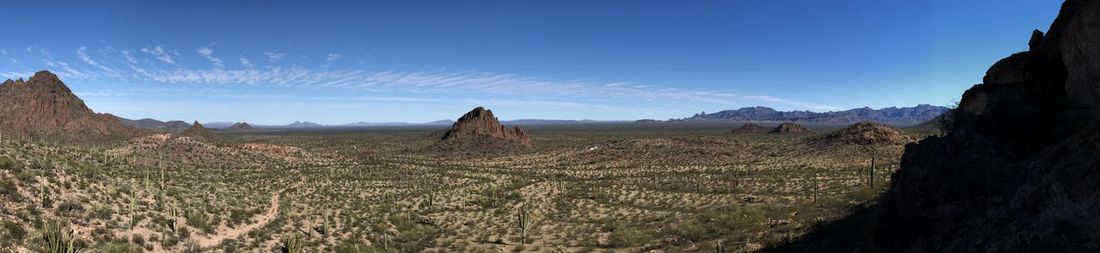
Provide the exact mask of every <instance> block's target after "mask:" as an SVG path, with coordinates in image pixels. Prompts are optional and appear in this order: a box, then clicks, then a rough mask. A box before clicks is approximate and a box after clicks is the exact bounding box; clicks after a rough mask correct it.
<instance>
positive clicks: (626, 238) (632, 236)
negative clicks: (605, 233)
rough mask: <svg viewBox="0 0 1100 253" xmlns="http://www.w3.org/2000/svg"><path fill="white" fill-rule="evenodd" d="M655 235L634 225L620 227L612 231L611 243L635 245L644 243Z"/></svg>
mask: <svg viewBox="0 0 1100 253" xmlns="http://www.w3.org/2000/svg"><path fill="white" fill-rule="evenodd" d="M652 238H653V237H652V236H650V235H649V234H646V233H645V232H644V231H642V230H640V229H637V228H634V227H620V228H617V229H615V231H613V232H611V236H610V244H611V246H612V247H616V248H622V247H635V246H641V245H644V244H645V243H646V242H648V241H650V240H651V239H652Z"/></svg>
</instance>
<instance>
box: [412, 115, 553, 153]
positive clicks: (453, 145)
mask: <svg viewBox="0 0 1100 253" xmlns="http://www.w3.org/2000/svg"><path fill="white" fill-rule="evenodd" d="M532 144H533V142H532V141H531V137H529V136H527V133H524V132H523V130H522V129H520V128H519V127H512V128H508V127H505V126H504V125H502V124H501V123H500V120H499V119H497V118H496V116H493V111H490V110H487V109H485V108H483V107H478V108H474V109H473V110H471V111H470V112H468V113H466V114H465V115H462V117H460V118H458V120H457V121H455V123H454V124H453V125H451V128H448V129H447V131H446V132H444V133H443V135H442V137H441V138H440V139H439V141H438V142H437V143H435V144H433V145H432V147H430V148H429V149H431V150H436V151H445V152H446V153H454V152H460V153H464V152H471V153H484V152H485V151H492V152H509V151H514V150H516V149H521V148H525V147H530V146H531V145H532Z"/></svg>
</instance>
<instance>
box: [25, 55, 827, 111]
mask: <svg viewBox="0 0 1100 253" xmlns="http://www.w3.org/2000/svg"><path fill="white" fill-rule="evenodd" d="M211 46H212V44H211V45H208V46H206V47H202V48H199V49H198V50H196V52H197V53H198V54H199V55H200V56H202V57H203V58H205V59H206V60H208V61H209V62H210V63H211V64H212V65H214V67H213V68H194V67H188V66H184V65H182V64H176V62H177V59H175V58H174V57H173V55H178V53H175V52H176V51H175V50H171V49H166V48H163V47H161V46H154V47H146V48H141V49H140V51H141V52H145V53H146V54H148V55H146V56H145V57H151V58H147V59H155V60H156V61H160V62H163V63H168V64H172V68H167V69H166V68H162V67H158V66H157V65H154V64H152V62H155V61H148V60H144V59H142V57H140V56H138V55H134V54H132V53H131V51H128V50H113V49H112V50H107V51H106V52H105V53H104V54H105V55H108V56H110V55H113V56H115V57H117V59H118V60H115V61H104V60H97V59H92V58H91V57H90V56H89V55H88V53H87V48H85V47H80V48H79V49H77V50H76V54H77V57H78V58H79V59H80V60H81V61H83V62H84V63H85V64H86V65H88V66H91V67H93V68H91V69H85V68H77V67H74V66H71V65H69V64H68V63H66V62H62V61H55V60H53V57H52V55H51V54H50V52H49V50H48V49H45V48H35V47H28V48H27V50H28V52H31V51H38V52H39V54H40V55H41V56H42V58H43V61H44V62H45V63H46V65H48V66H49V67H51V68H60V70H61V72H63V73H64V74H65V75H66V76H67V78H73V79H100V78H115V79H118V78H132V80H129V81H151V82H157V83H165V84H184V85H190V86H195V85H260V86H263V85H270V86H276V87H283V88H305V89H336V90H341V89H342V90H371V91H390V92H403V93H415V94H425V93H426V94H449V95H452V94H453V95H464V96H473V95H482V96H484V95H511V96H539V97H541V98H553V99H554V100H569V101H576V102H577V103H578V104H572V105H571V106H580V104H585V105H592V104H612V103H619V104H622V103H629V102H638V101H646V102H665V103H672V104H675V103H685V102H695V103H709V104H717V105H724V106H735V105H738V104H745V103H746V102H752V103H759V102H768V103H773V104H784V105H788V106H792V107H798V108H804V109H810V110H817V111H822V110H838V109H840V108H838V107H836V106H830V105H822V104H816V103H809V102H803V101H796V100H791V99H786V98H779V97H774V96H766V95H744V94H738V93H734V92H728V91H721V90H692V89H682V88H674V87H665V86H661V85H656V84H636V83H628V82H597V81H590V80H546V79H541V78H537V77H529V76H521V75H515V74H506V73H493V72H484V71H413V72H408V71H369V70H363V69H353V68H340V69H331V70H330V69H328V66H329V64H331V63H332V62H334V61H337V60H339V59H340V58H342V57H343V55H341V54H337V53H329V54H326V55H325V63H324V65H323V67H321V68H319V69H311V68H305V67H301V66H297V65H294V66H291V67H282V66H279V65H277V63H278V62H279V61H281V60H282V59H283V58H284V57H285V56H286V54H285V53H280V52H277V51H266V52H264V53H263V55H265V56H267V57H268V62H269V63H270V65H268V66H266V67H264V68H256V66H255V65H254V64H253V63H252V62H251V61H250V60H248V59H246V58H244V57H240V58H239V61H240V63H241V67H240V68H227V67H226V66H225V64H224V62H223V61H222V60H221V59H220V58H218V57H216V56H214V50H213V49H212V48H211ZM110 62H116V63H121V64H123V65H125V66H123V67H121V68H119V67H108V66H107V65H108V63H110ZM543 100H545V99H543Z"/></svg>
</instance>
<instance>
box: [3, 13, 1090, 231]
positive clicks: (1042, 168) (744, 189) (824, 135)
mask: <svg viewBox="0 0 1100 253" xmlns="http://www.w3.org/2000/svg"><path fill="white" fill-rule="evenodd" d="M1098 17H1100V2H1098V1H1092V0H1068V1H1066V2H1065V3H1064V4H1063V6H1062V11H1061V12H1060V13H1059V15H1058V17H1057V19H1055V20H1054V23H1053V25H1051V27H1050V28H1049V30H1047V31H1046V32H1045V33H1044V32H1041V31H1039V30H1036V31H1035V32H1034V33H1033V35H1032V39H1031V41H1021V42H1020V43H1025V42H1026V43H1027V45H1029V50H1028V51H1024V52H1019V53H1016V54H1012V55H1011V56H1009V57H1007V58H1004V59H1003V60H1001V61H999V62H997V63H996V64H994V65H993V66H992V67H990V68H989V70H988V72H987V73H985V78H984V80H983V83H982V84H977V85H974V86H973V87H972V88H970V89H969V90H967V91H966V92H965V93H964V94H962V96H961V100H960V102H959V104H958V105H957V107H942V106H934V105H923V104H922V105H917V106H914V107H902V108H897V107H889V108H883V109H872V108H857V109H851V110H833V111H830V112H811V111H779V110H775V109H772V108H768V107H744V108H741V109H736V110H726V111H720V112H716V113H713V112H712V113H706V112H703V113H698V114H695V115H693V116H688V115H684V116H685V117H683V118H674V119H669V120H653V119H642V120H636V121H580V120H559V121H554V120H513V121H507V120H505V121H502V120H501V119H500V118H498V117H497V116H496V115H494V111H493V110H492V109H493V108H487V107H476V108H463V109H467V110H469V111H468V112H467V113H465V114H462V115H453V117H454V118H452V119H450V120H444V121H436V122H430V123H423V124H404V123H402V124H398V123H387V124H377V125H370V124H367V123H361V124H358V125H356V124H348V125H321V124H316V123H310V122H295V123H293V124H290V125H261V124H255V123H251V122H244V121H243V120H245V119H241V120H242V122H201V120H198V119H180V120H175V119H126V118H122V117H118V116H115V115H113V114H110V113H111V112H109V111H100V110H97V109H96V108H89V106H88V105H87V104H85V100H83V99H82V98H81V97H80V96H79V95H78V94H77V93H76V92H73V91H72V90H71V89H70V86H69V85H72V84H74V83H75V82H74V81H69V77H67V76H65V75H64V74H62V73H67V72H64V71H54V70H49V71H47V70H43V71H38V72H35V73H33V75H32V76H26V77H25V79H24V78H17V79H11V80H7V81H4V82H3V83H2V84H0V252H1095V251H1096V250H1100V234H1097V233H1096V232H1094V231H1096V228H1100V219H1096V218H1095V217H1093V215H1092V213H1094V212H1095V211H1098V210H1100V205H1098V203H1100V201H1097V200H1100V187H1097V186H1098V185H1100V184H1098V182H1100V180H1096V178H1097V176H1100V175H1098V174H1097V171H1098V170H1097V169H1098V167H1097V166H1098V165H1100V160H1098V158H1097V157H1096V156H1095V154H1096V151H1097V150H1100V146H1098V144H1100V135H1098V134H1097V133H1100V128H1098V127H1100V123H1098V122H1100V121H1098V117H1097V115H1100V113H1097V109H1096V108H1097V106H1098V105H1100V95H1098V94H1100V89H1098V87H1100V85H1098V80H1100V76H1097V73H1100V69H1098V67H1097V66H1100V59H1098V57H1100V18H1098ZM1023 32H1026V31H1023ZM1011 53H1014V52H1004V54H1005V55H1009V54H1011ZM497 112H498V113H499V112H500V111H497ZM162 120H163V121H162Z"/></svg>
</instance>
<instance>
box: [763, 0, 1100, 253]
mask: <svg viewBox="0 0 1100 253" xmlns="http://www.w3.org/2000/svg"><path fill="white" fill-rule="evenodd" d="M1098 20H1100V1H1095V0H1069V1H1066V2H1065V3H1064V4H1063V5H1062V10H1061V12H1060V13H1059V15H1058V18H1057V19H1056V20H1055V21H1054V24H1053V25H1051V27H1050V29H1049V32H1048V33H1047V34H1046V35H1044V34H1042V33H1041V32H1038V31H1036V32H1032V36H1031V40H1030V41H1029V45H1030V50H1029V51H1026V52H1021V53H1017V54H1014V55H1012V56H1009V57H1007V58H1005V59H1003V60H1000V61H998V62H997V63H996V64H994V65H993V66H992V67H990V69H989V71H988V72H987V73H986V76H985V78H984V79H983V83H982V84H978V85H974V86H973V87H972V88H970V89H969V90H967V91H966V92H965V93H964V94H963V97H962V100H961V102H960V104H959V108H958V110H956V111H955V112H954V113H951V114H949V116H951V117H950V118H951V119H952V120H950V121H949V122H948V124H947V132H946V133H945V134H944V136H942V137H929V138H926V139H924V140H921V141H920V142H918V143H915V144H909V145H908V146H906V150H905V154H904V155H903V157H902V162H901V168H900V169H899V170H898V171H897V172H896V173H895V174H894V175H893V176H892V179H893V182H892V185H891V187H890V188H889V189H888V190H887V191H886V192H884V193H883V195H882V197H881V198H880V200H879V201H878V203H877V205H876V206H873V207H871V208H869V209H868V210H867V211H866V212H863V213H862V214H858V215H854V216H852V217H850V218H849V219H846V220H842V221H839V222H836V223H835V224H837V225H836V227H828V226H826V227H825V230H822V231H827V230H829V229H832V230H831V232H821V233H816V232H814V233H810V234H809V235H808V236H806V237H805V238H803V239H800V240H799V241H797V242H795V243H793V244H792V246H790V247H791V248H792V249H784V250H781V251H806V252H812V251H821V249H822V248H839V250H846V251H851V250H856V249H863V250H866V251H870V252H1100V243H1098V242H1100V233H1097V232H1095V231H1100V219H1097V218H1096V216H1095V214H1097V213H1100V156H1097V155H1096V154H1100V113H1097V111H1098V110H1097V106H1098V105H1100V102H1098V97H1100V96H1098V95H1097V94H1098V88H1100V68H1098V67H1100V23H1098ZM1021 43H1022V41H1021ZM846 231H859V232H854V233H857V234H855V235H840V234H841V233H839V232H846ZM846 233H853V232H846ZM844 236H848V237H847V238H844ZM838 237H839V238H838ZM841 242H852V243H850V244H849V245H843V244H845V243H841Z"/></svg>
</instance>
